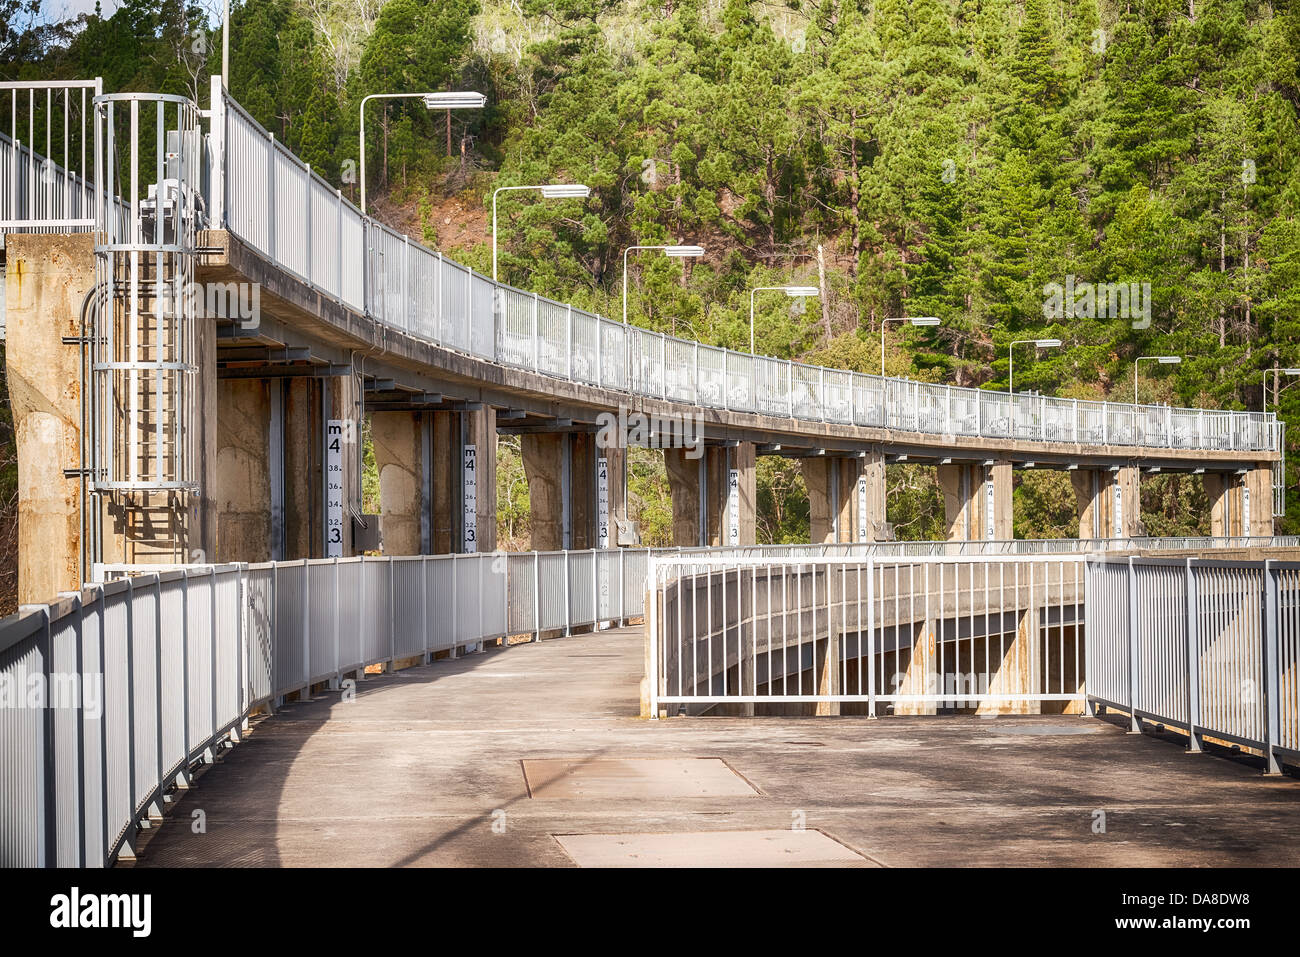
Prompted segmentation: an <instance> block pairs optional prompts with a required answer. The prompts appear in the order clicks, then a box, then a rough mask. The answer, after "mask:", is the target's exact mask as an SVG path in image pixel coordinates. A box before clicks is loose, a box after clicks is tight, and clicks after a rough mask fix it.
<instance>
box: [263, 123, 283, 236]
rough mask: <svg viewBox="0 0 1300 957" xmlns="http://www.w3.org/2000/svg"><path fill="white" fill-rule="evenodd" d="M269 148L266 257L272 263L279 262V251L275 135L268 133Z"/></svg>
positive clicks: (267, 156) (267, 160)
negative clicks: (277, 242)
mask: <svg viewBox="0 0 1300 957" xmlns="http://www.w3.org/2000/svg"><path fill="white" fill-rule="evenodd" d="M267 136H269V137H270V138H271V140H270V142H271V147H270V149H268V150H267V151H266V255H267V256H268V257H269V258H270V259H271V260H272V261H273V262H279V261H280V254H279V251H278V250H277V249H276V248H275V134H274V133H271V132H268V133H267Z"/></svg>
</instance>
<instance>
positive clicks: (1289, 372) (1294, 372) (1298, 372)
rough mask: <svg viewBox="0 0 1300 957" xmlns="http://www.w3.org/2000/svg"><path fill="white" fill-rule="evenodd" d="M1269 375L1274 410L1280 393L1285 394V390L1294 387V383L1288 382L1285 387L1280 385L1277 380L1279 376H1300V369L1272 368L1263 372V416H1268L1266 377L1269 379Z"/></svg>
mask: <svg viewBox="0 0 1300 957" xmlns="http://www.w3.org/2000/svg"><path fill="white" fill-rule="evenodd" d="M1270 375H1271V376H1272V377H1273V408H1275V409H1276V408H1278V405H1279V397H1280V396H1281V395H1282V393H1283V392H1285V391H1286V390H1287V389H1289V388H1291V386H1293V385H1295V383H1294V382H1288V383H1287V384H1286V385H1280V384H1279V382H1278V379H1279V378H1280V377H1281V376H1284V375H1285V376H1300V369H1279V368H1278V367H1277V366H1274V367H1273V368H1271V369H1265V370H1264V408H1263V412H1264V413H1265V414H1268V377H1269V376H1270Z"/></svg>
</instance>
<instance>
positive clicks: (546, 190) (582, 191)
mask: <svg viewBox="0 0 1300 957" xmlns="http://www.w3.org/2000/svg"><path fill="white" fill-rule="evenodd" d="M519 189H535V190H537V191H538V192H540V193H541V194H542V198H543V199H586V198H587V197H588V196H590V195H591V187H589V186H582V185H579V184H570V183H552V184H549V185H546V186H498V187H497V188H496V189H495V190H493V191H492V281H493V282H496V281H497V193H509V192H513V191H514V190H519Z"/></svg>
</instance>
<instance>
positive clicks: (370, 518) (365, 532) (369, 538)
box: [352, 515, 384, 555]
mask: <svg viewBox="0 0 1300 957" xmlns="http://www.w3.org/2000/svg"><path fill="white" fill-rule="evenodd" d="M383 544H384V536H383V534H382V533H381V530H380V520H379V516H378V515H362V516H360V517H358V516H356V515H353V516H352V551H353V552H355V553H356V554H358V555H360V554H362V553H363V552H378V551H381V550H382V549H383Z"/></svg>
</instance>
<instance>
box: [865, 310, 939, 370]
mask: <svg viewBox="0 0 1300 957" xmlns="http://www.w3.org/2000/svg"><path fill="white" fill-rule="evenodd" d="M887 322H910V323H911V324H912V325H914V326H937V325H938V324H939V319H938V317H937V316H915V317H908V316H898V317H895V318H891V319H881V320H880V374H881V376H884V374H885V323H887Z"/></svg>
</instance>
